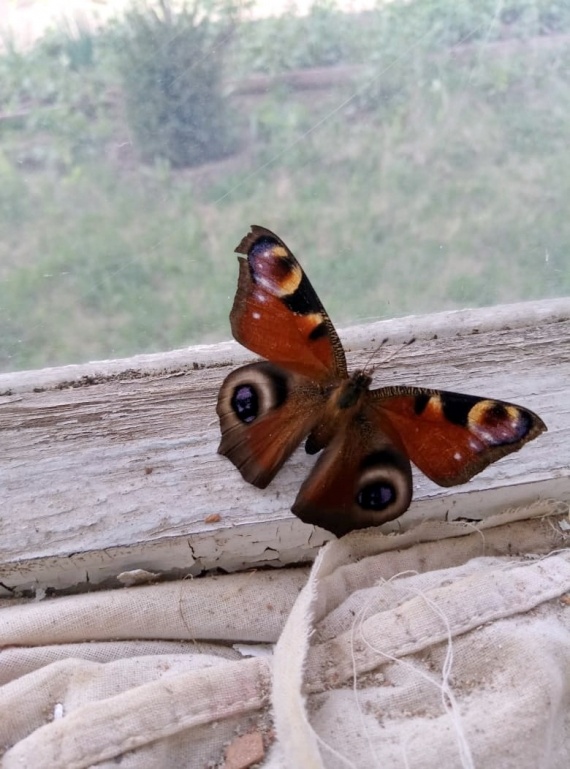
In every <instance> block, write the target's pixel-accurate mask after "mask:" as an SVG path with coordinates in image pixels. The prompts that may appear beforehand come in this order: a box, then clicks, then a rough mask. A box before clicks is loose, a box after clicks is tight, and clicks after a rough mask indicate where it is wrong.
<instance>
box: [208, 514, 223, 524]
mask: <svg viewBox="0 0 570 769" xmlns="http://www.w3.org/2000/svg"><path fill="white" fill-rule="evenodd" d="M221 520H222V517H221V515H218V513H211V514H210V515H207V516H206V517H205V518H204V523H219V522H220V521H221Z"/></svg>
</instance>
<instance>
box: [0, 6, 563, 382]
mask: <svg viewBox="0 0 570 769" xmlns="http://www.w3.org/2000/svg"><path fill="white" fill-rule="evenodd" d="M7 6H8V9H7V12H6V14H5V17H4V19H3V20H2V21H0V30H1V38H0V48H1V54H0V232H1V233H2V235H1V238H0V327H1V329H2V332H1V334H0V369H1V370H3V371H9V370H18V369H23V368H35V367H40V366H49V365H59V364H64V363H71V362H81V361H86V360H93V359H100V358H112V357H120V356H125V355H131V354H135V353H139V352H151V351H160V350H166V349H171V348H174V347H180V346H184V345H189V344H192V343H198V342H210V341H215V340H219V339H223V338H227V337H228V336H229V333H230V331H229V323H228V312H229V309H230V307H231V303H232V300H233V295H234V292H235V286H236V276H237V262H236V259H235V255H233V250H234V248H235V246H236V245H237V243H238V242H239V240H240V239H241V237H242V236H243V235H244V234H245V233H246V232H247V230H248V227H249V225H250V224H252V223H255V224H261V225H264V226H266V227H269V228H270V229H272V230H274V231H275V232H277V234H279V235H280V237H281V238H283V239H284V240H285V242H286V243H287V244H288V245H289V246H290V248H291V249H292V250H293V252H294V253H295V254H296V255H297V257H298V258H299V259H300V260H301V263H302V264H303V266H304V267H305V269H306V270H307V272H308V274H309V276H310V279H311V281H312V283H313V285H314V286H315V288H316V289H317V291H318V293H319V295H320V297H321V299H322V301H323V303H324V304H325V306H326V308H327V309H328V311H329V313H330V315H331V317H332V318H333V321H334V322H335V324H336V325H337V326H342V325H343V324H348V323H353V322H364V321H367V320H373V319H378V318H384V317H391V316H395V315H402V314H410V313H424V312H431V311H437V310H443V309H449V308H458V307H464V306H482V305H492V304H496V303H503V302H515V301H519V300H526V299H539V298H546V297H552V296H560V295H567V294H568V293H570V259H569V258H568V252H569V250H570V217H569V216H568V212H567V201H568V199H570V194H569V193H570V189H569V188H570V167H569V165H570V159H569V155H568V125H569V123H570V114H569V113H570V88H569V87H568V86H569V81H570V47H569V43H568V40H569V39H570V38H569V34H568V33H569V32H570V5H569V4H567V3H560V2H555V1H554V0H500V1H499V0H405V2H404V1H402V0H393V2H380V1H379V2H373V0H372V1H370V2H365V1H364V0H363V2H362V3H360V2H357V1H356V0H355V1H354V2H349V1H348V0H347V1H346V2H344V1H343V0H338V1H337V0H317V1H316V2H314V3H312V4H311V3H302V4H301V3H297V4H294V3H281V4H277V3H272V2H269V1H267V2H262V1H261V0H259V1H258V2H250V3H244V2H237V0H236V2H232V0H224V1H223V2H217V0H197V1H196V2H187V3H183V2H178V3H177V2H167V0H162V2H160V1H158V0H157V2H147V3H138V4H136V5H132V4H130V3H126V2H119V1H118V0H117V2H112V1H111V0H109V1H108V2H106V3H105V2H101V1H100V0H99V2H95V0H93V1H92V2H89V1H88V0H84V2H75V3H71V2H65V3H63V2H56V1H55V0H54V2H53V4H52V2H50V0H38V1H37V2H30V0H27V2H25V3H24V2H16V1H15V0H12V2H8V4H7ZM64 12H65V16H64V15H63V14H64Z"/></svg>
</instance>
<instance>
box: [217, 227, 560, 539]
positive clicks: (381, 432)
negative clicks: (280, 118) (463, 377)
mask: <svg viewBox="0 0 570 769" xmlns="http://www.w3.org/2000/svg"><path fill="white" fill-rule="evenodd" d="M236 252H237V253H238V254H244V255H245V257H246V258H244V257H243V256H242V257H239V259H238V261H239V279H238V286H237V292H236V296H235V300H234V303H233V307H232V310H231V313H230V323H231V328H232V333H233V335H234V337H235V339H236V340H237V341H238V342H239V343H240V344H242V345H244V347H247V348H248V349H249V350H251V351H252V352H254V353H257V354H258V355H260V356H262V357H263V358H265V359H266V360H265V361H262V362H259V363H252V364H249V365H246V366H242V367H241V368H238V369H236V370H235V371H233V372H232V373H231V374H229V376H228V377H226V379H225V380H224V382H223V384H222V386H221V388H220V392H219V396H218V403H217V409H216V410H217V414H218V416H219V418H220V429H221V434H222V439H221V442H220V446H219V448H218V453H220V454H222V455H224V456H226V457H228V459H230V460H231V461H232V462H233V464H234V465H235V466H236V467H237V469H238V470H239V471H240V473H241V474H242V476H243V478H244V479H245V480H246V481H248V482H249V483H252V484H253V485H254V486H257V487H258V488H261V489H263V488H265V487H266V486H267V485H268V484H269V483H270V482H271V481H272V480H273V478H274V477H275V475H276V474H277V473H278V472H279V470H280V469H281V467H282V466H283V464H284V462H286V461H287V459H288V458H289V457H290V456H291V454H292V453H293V451H294V450H295V449H296V448H297V447H298V445H299V444H300V443H301V441H303V440H305V450H306V452H307V453H308V454H316V453H318V452H321V455H320V457H319V458H318V460H317V462H316V463H315V465H314V466H313V468H312V470H311V472H310V473H309V475H308V477H307V478H306V480H305V481H304V482H303V484H302V485H301V488H300V490H299V493H298V494H297V498H296V500H295V502H294V504H293V507H292V508H291V510H292V512H293V513H294V514H295V515H297V516H298V517H299V518H300V519H301V520H302V521H304V522H305V523H311V524H315V525H317V526H321V527H322V528H324V529H328V531H331V532H332V533H333V534H335V535H336V536H338V537H340V536H342V535H343V534H346V533H347V532H349V531H351V530H352V529H358V528H363V527H367V526H375V525H379V524H382V523H385V522H386V521H390V520H392V519H394V518H397V517H398V516H400V515H402V513H404V512H405V511H406V510H407V509H408V507H409V505H410V502H411V500H412V471H411V466H410V460H411V461H412V462H413V463H414V465H416V466H417V467H418V468H419V469H420V470H421V471H422V472H423V473H424V474H425V475H427V476H428V478H431V480H432V481H435V483H437V484H439V485H440V486H455V485H456V484H459V483H465V482H466V481H468V480H469V479H470V478H472V477H473V476H474V475H476V474H477V473H479V472H480V471H481V470H483V469H484V468H485V467H487V465H489V464H490V463H491V462H495V461H496V460H497V459H500V458H501V457H503V456H505V454H510V453H511V452H513V451H518V449H520V448H521V447H522V446H523V445H524V444H525V443H527V442H528V441H530V440H533V439H534V438H536V437H537V436H538V435H540V433H542V432H543V431H545V430H546V426H545V424H544V423H543V422H542V420H541V419H540V418H539V417H538V416H537V415H536V414H533V412H532V411H529V410H528V409H524V408H522V407H520V406H515V405H514V404H512V403H506V402H504V401H499V400H491V399H489V398H480V397H477V396H474V395H462V394H460V393H454V392H445V391H443V390H429V389H425V388H421V387H406V386H397V387H382V388H380V389H377V390H371V389H370V385H371V382H372V377H371V376H370V374H369V373H367V372H366V371H355V372H354V373H353V374H350V375H349V374H348V371H347V366H346V358H345V354H344V350H343V347H342V344H341V342H340V339H339V337H338V335H337V333H336V331H335V329H334V326H333V324H332V322H331V320H330V318H329V316H328V315H327V313H326V310H325V309H324V307H323V305H322V304H321V302H320V300H319V297H318V296H317V294H316V292H315V290H314V289H313V287H312V285H311V284H310V282H309V279H308V278H307V276H306V274H305V272H304V271H303V269H302V268H301V265H300V264H299V262H298V261H297V259H296V258H295V257H294V256H293V254H292V253H291V251H290V250H289V248H287V246H286V245H285V243H284V242H283V241H282V240H281V239H280V238H279V237H278V236H277V235H275V234H274V233H273V232H271V231H270V230H268V229H265V227H259V226H257V225H253V226H252V227H251V232H249V233H248V234H247V235H246V236H245V237H244V238H243V239H242V241H241V242H240V244H239V245H238V247H237V248H236Z"/></svg>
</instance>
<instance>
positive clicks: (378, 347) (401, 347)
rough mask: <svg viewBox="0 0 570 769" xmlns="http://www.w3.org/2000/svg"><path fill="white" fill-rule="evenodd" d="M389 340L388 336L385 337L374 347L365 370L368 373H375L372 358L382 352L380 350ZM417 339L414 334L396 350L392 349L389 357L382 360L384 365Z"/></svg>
mask: <svg viewBox="0 0 570 769" xmlns="http://www.w3.org/2000/svg"><path fill="white" fill-rule="evenodd" d="M388 341H389V339H388V337H386V338H385V339H383V340H382V341H381V342H380V344H379V345H378V346H377V347H375V348H374V350H373V351H372V352H371V353H370V356H369V357H368V360H367V361H366V365H365V366H364V371H365V372H366V373H367V374H373V373H374V368H373V366H372V365H371V363H372V359H373V358H374V356H375V355H377V354H378V353H379V352H380V350H381V349H382V347H383V346H384V345H385V344H386V342H388ZM415 341H416V338H415V336H414V337H412V338H411V339H408V340H406V341H405V342H402V344H400V345H398V347H396V348H395V349H394V350H392V352H391V353H390V355H388V357H387V358H385V359H384V360H383V361H382V365H384V364H385V363H389V362H390V361H391V360H392V359H393V358H395V357H396V355H399V353H401V352H402V350H403V349H404V347H408V346H409V345H411V344H413V343H414V342H415Z"/></svg>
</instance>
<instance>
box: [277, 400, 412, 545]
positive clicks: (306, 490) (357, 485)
mask: <svg viewBox="0 0 570 769" xmlns="http://www.w3.org/2000/svg"><path fill="white" fill-rule="evenodd" d="M411 499H412V471H411V468H410V462H409V460H408V458H407V456H406V455H405V454H404V453H403V452H402V451H401V450H400V449H399V448H398V446H397V445H395V444H394V443H393V442H392V441H391V440H390V439H389V438H388V436H386V435H385V434H383V433H382V432H381V431H380V430H378V429H377V427H376V426H375V425H373V424H371V423H370V422H368V421H367V420H366V419H364V418H363V415H362V414H360V416H359V418H358V419H355V420H352V421H351V422H350V423H349V424H348V425H347V427H346V429H345V430H343V431H340V432H338V433H337V434H336V436H335V437H334V439H333V440H332V441H331V443H330V444H329V445H328V446H327V447H326V448H325V449H324V450H323V452H322V454H321V455H320V457H319V459H318V461H317V463H316V464H315V466H314V467H313V469H312V471H311V473H310V474H309V476H308V478H307V479H306V480H305V482H304V483H303V485H302V486H301V488H300V490H299V493H298V495H297V499H296V500H295V503H294V505H293V507H292V508H291V509H292V511H293V512H294V513H295V515H297V516H298V517H299V518H301V520H302V521H305V523H312V524H315V525H317V526H321V527H322V528H324V529H328V531H332V532H333V534H335V535H336V536H337V537H340V536H342V535H343V534H346V533H347V532H349V531H351V530H352V529H361V528H365V527H367V526H378V525H380V524H382V523H386V522H387V521H391V520H392V519H394V518H398V516H400V515H402V513H404V512H405V511H406V510H407V509H408V507H409V505H410V502H411Z"/></svg>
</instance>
